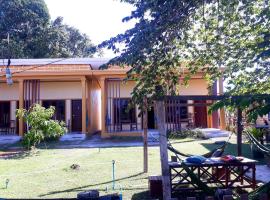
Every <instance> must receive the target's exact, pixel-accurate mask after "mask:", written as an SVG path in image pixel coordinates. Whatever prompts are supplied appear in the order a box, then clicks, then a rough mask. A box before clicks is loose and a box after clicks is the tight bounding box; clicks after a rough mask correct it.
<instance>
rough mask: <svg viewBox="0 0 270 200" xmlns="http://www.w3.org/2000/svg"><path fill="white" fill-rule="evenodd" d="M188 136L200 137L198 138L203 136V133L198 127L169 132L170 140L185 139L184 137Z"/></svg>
mask: <svg viewBox="0 0 270 200" xmlns="http://www.w3.org/2000/svg"><path fill="white" fill-rule="evenodd" d="M187 137H189V138H195V139H198V138H203V134H202V132H201V131H200V130H198V129H192V130H189V129H185V130H181V131H174V132H170V133H168V138H169V139H170V140H173V139H183V138H187Z"/></svg>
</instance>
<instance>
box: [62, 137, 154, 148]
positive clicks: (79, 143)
mask: <svg viewBox="0 0 270 200" xmlns="http://www.w3.org/2000/svg"><path fill="white" fill-rule="evenodd" d="M148 144H149V146H156V145H158V142H157V141H149V143H148ZM131 146H132V147H135V146H143V141H142V139H141V138H139V137H135V138H134V137H132V138H128V137H127V138H125V139H124V140H123V139H122V138H113V139H102V138H101V137H100V135H93V136H91V137H90V138H87V137H86V136H85V135H84V134H67V135H65V136H63V137H61V139H60V142H59V144H58V145H57V148H104V147H131Z"/></svg>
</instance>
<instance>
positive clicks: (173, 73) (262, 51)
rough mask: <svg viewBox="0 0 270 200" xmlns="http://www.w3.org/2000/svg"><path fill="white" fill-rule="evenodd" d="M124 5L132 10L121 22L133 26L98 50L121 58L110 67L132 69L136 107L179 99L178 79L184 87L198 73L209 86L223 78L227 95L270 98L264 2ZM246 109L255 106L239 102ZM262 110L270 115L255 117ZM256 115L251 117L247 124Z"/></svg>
mask: <svg viewBox="0 0 270 200" xmlns="http://www.w3.org/2000/svg"><path fill="white" fill-rule="evenodd" d="M122 1H123V2H128V3H130V4H132V5H133V6H134V7H135V10H134V11H133V12H132V14H131V15H130V16H128V17H126V18H124V19H123V21H129V20H134V19H135V20H136V21H137V23H136V25H135V27H134V28H132V29H130V30H127V31H126V32H125V33H124V34H120V35H118V36H116V37H113V38H111V39H110V40H108V41H105V42H103V43H102V44H101V45H100V47H108V48H110V49H112V50H114V51H115V52H120V53H121V54H120V56H118V57H116V58H114V59H112V60H111V61H110V63H112V64H122V65H129V66H131V67H132V68H131V70H130V71H129V73H128V79H133V80H135V81H136V82H137V85H136V87H135V88H134V90H133V93H132V94H133V100H134V101H135V102H136V103H138V104H140V105H142V102H143V98H144V97H145V96H147V97H148V98H149V99H155V98H157V97H158V96H163V95H165V94H171V95H174V94H178V93H181V91H178V90H176V89H175V88H177V86H178V85H179V77H182V78H183V79H182V80H183V81H181V83H180V84H187V83H188V80H189V79H190V78H191V77H192V75H193V74H195V73H197V72H202V73H203V77H204V78H205V79H206V80H207V81H208V83H209V85H210V86H211V85H212V84H213V83H214V82H215V81H216V80H217V78H219V77H220V76H223V77H224V80H226V81H227V85H228V88H227V91H228V95H243V94H269V93H270V89H269V88H270V80H269V72H270V68H269V66H270V65H269V55H270V49H269V44H270V30H269V27H270V15H269V13H270V12H269V5H268V1H265V0H240V1H239V0H231V1H228V0H207V1H201V0H183V1H179V0H165V1H154V0H146V1H142V0H136V1H133V0H122ZM119 44H123V45H122V46H124V49H122V50H121V49H120V48H119V47H122V46H121V45H119ZM221 69H222V70H221ZM184 70H185V71H187V73H185V74H184V73H183V71H184ZM157 88H159V89H157ZM255 102H257V101H255ZM258 102H259V103H260V102H262V101H261V100H259V101H258ZM247 103H253V102H250V101H246V102H245V100H244V99H243V100H242V101H241V105H243V104H245V105H244V106H245V107H248V106H247ZM221 104H226V105H227V104H228V102H223V103H222V102H221V103H219V105H220V106H221ZM232 105H237V104H235V103H233V104H232ZM142 106H143V105H142ZM216 107H217V106H216ZM231 107H232V106H231ZM257 108H259V107H257ZM257 108H256V109H257ZM265 110H268V111H269V110H270V109H269V107H267V106H266V107H264V108H263V110H262V109H261V110H260V111H259V112H260V113H262V112H266V111H265ZM255 115H256V112H250V119H251V118H252V119H254V118H255Z"/></svg>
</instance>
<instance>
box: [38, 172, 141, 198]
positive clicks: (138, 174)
mask: <svg viewBox="0 0 270 200" xmlns="http://www.w3.org/2000/svg"><path fill="white" fill-rule="evenodd" d="M142 174H144V173H143V172H141V173H137V174H134V175H131V176H127V177H123V178H119V179H115V181H116V182H117V181H122V180H126V179H130V178H134V177H137V176H140V175H142ZM105 184H112V181H106V182H101V183H96V184H90V185H84V186H80V187H75V188H70V189H66V190H62V191H52V192H49V193H47V194H42V195H39V197H44V196H48V195H54V194H59V193H66V192H74V191H77V192H81V191H85V190H86V189H89V188H90V187H94V186H101V185H105ZM97 189H98V188H97ZM141 189H145V188H122V190H141ZM98 190H99V191H105V189H104V188H103V189H100V188H99V189H98Z"/></svg>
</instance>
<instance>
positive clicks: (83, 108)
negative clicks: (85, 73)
mask: <svg viewBox="0 0 270 200" xmlns="http://www.w3.org/2000/svg"><path fill="white" fill-rule="evenodd" d="M81 84H82V132H83V133H86V78H85V77H83V78H81Z"/></svg>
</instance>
